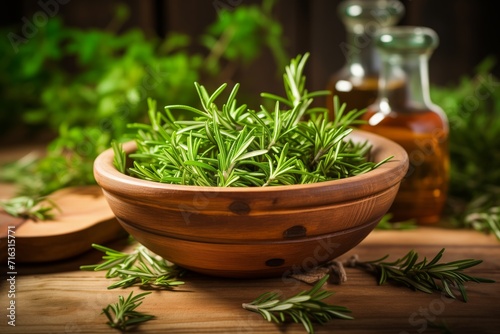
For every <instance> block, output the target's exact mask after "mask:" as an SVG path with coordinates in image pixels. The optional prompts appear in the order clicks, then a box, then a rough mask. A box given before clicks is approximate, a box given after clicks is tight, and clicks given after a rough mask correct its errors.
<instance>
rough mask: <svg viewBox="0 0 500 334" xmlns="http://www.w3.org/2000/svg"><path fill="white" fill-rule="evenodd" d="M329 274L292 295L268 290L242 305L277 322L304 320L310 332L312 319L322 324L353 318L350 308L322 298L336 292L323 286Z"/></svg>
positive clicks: (299, 321)
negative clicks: (331, 303) (284, 295)
mask: <svg viewBox="0 0 500 334" xmlns="http://www.w3.org/2000/svg"><path fill="white" fill-rule="evenodd" d="M328 277H329V276H328V275H325V276H324V277H323V278H322V279H321V280H319V281H318V282H317V283H316V284H315V285H314V286H313V287H312V288H311V289H310V290H308V291H301V292H299V293H298V294H296V295H295V296H292V297H290V298H287V299H284V300H282V299H280V296H279V295H278V294H277V293H274V292H266V293H264V294H262V295H260V296H259V297H257V298H256V299H255V300H254V301H252V302H250V303H243V304H242V307H243V308H244V309H246V310H248V311H252V312H256V313H259V314H260V315H261V316H262V317H263V318H264V319H265V320H267V321H269V322H274V323H276V324H281V323H285V322H287V321H290V320H291V321H293V322H295V323H302V325H303V326H304V328H305V329H306V331H307V332H308V333H314V327H313V322H317V323H319V324H322V325H323V324H325V323H326V322H328V321H330V320H332V319H334V318H339V319H353V317H352V316H350V315H349V314H348V313H350V312H351V311H350V310H349V309H348V308H346V307H344V306H336V305H330V304H327V303H325V302H324V301H323V300H324V299H326V298H328V297H330V296H331V295H333V292H330V291H326V290H321V288H322V286H323V285H324V284H325V282H326V281H327V280H328Z"/></svg>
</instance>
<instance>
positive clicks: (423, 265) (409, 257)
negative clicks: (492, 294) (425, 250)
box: [346, 248, 495, 302]
mask: <svg viewBox="0 0 500 334" xmlns="http://www.w3.org/2000/svg"><path fill="white" fill-rule="evenodd" d="M444 251H445V248H443V249H441V250H440V251H439V252H438V254H436V256H435V257H434V258H433V259H432V260H431V261H429V262H428V261H427V259H426V258H424V259H423V260H422V261H418V257H419V256H418V254H417V253H416V252H415V251H413V250H411V251H410V252H408V253H407V254H406V255H405V256H403V257H402V258H399V259H397V260H395V261H393V262H387V261H384V260H385V259H386V258H387V257H388V256H384V257H383V258H381V259H378V260H374V261H367V262H361V261H359V260H357V259H356V258H351V259H350V260H349V261H347V262H346V264H347V265H349V266H352V267H359V268H364V269H366V270H367V271H369V272H371V273H373V274H375V275H377V276H378V282H379V284H380V285H382V284H385V283H386V282H388V281H392V282H396V283H400V284H402V285H405V286H407V287H409V288H413V289H415V290H419V291H423V292H426V293H433V292H443V293H445V294H446V295H447V296H448V297H450V298H454V299H455V298H456V296H455V293H454V292H453V291H452V289H453V288H455V289H458V290H459V293H460V295H461V297H462V300H463V301H464V302H467V292H466V289H465V286H464V283H465V282H475V283H494V282H495V281H494V280H491V279H487V278H481V277H473V276H470V275H467V274H464V273H463V272H462V271H463V270H464V269H468V268H471V267H474V266H476V265H478V264H480V263H482V260H474V259H464V260H457V261H452V262H448V263H439V260H440V259H441V257H442V255H443V253H444Z"/></svg>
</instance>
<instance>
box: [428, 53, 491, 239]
mask: <svg viewBox="0 0 500 334" xmlns="http://www.w3.org/2000/svg"><path fill="white" fill-rule="evenodd" d="M495 64H496V59H495V58H493V57H488V58H485V59H484V60H483V61H482V62H481V63H480V64H479V66H478V67H477V69H476V73H475V74H474V75H472V76H464V77H463V78H462V79H461V80H460V82H459V83H458V84H454V85H450V86H448V87H439V86H436V85H433V86H431V97H432V100H433V101H434V102H435V103H436V104H438V105H439V106H441V107H442V108H443V110H444V111H445V112H446V114H447V116H448V119H449V123H450V137H449V147H450V187H449V192H448V201H447V211H446V218H448V220H450V221H451V222H452V223H453V224H454V225H455V226H456V227H460V228H464V227H465V228H471V227H473V228H475V229H477V230H480V231H483V232H485V233H494V234H495V235H496V237H497V238H498V240H499V241H500V233H499V231H500V224H499V223H498V221H499V217H498V210H497V209H495V208H498V207H500V151H499V150H498V133H500V89H499V87H500V81H499V80H498V78H497V77H495V76H494V75H493V73H492V70H493V67H494V66H495Z"/></svg>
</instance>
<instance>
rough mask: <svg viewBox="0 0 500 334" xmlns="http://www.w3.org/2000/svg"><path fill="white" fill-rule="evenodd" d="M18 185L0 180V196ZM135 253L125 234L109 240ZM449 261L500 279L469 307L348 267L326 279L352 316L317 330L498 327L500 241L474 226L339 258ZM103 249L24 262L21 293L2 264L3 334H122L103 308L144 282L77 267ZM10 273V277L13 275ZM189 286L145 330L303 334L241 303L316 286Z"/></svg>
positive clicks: (151, 301)
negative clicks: (116, 286) (337, 278)
mask: <svg viewBox="0 0 500 334" xmlns="http://www.w3.org/2000/svg"><path fill="white" fill-rule="evenodd" d="M29 150H32V147H28V148H27V149H26V150H24V151H23V150H20V149H19V148H16V149H15V150H12V152H9V151H6V150H2V154H1V155H0V161H2V160H3V161H10V160H13V159H15V158H19V157H20V156H22V155H24V154H25V153H26V152H27V151H29ZM12 192H13V189H12V188H8V187H6V185H0V194H2V193H3V195H4V198H5V196H6V195H9V194H12ZM108 246H110V247H111V248H115V249H119V250H123V251H130V250H132V249H133V248H134V246H133V245H132V246H131V245H127V244H126V242H125V241H124V240H119V241H115V242H113V243H111V244H108ZM443 247H445V248H446V251H445V253H444V256H443V261H447V262H448V261H453V260H459V259H466V258H474V259H480V260H483V261H484V262H483V263H481V264H480V265H478V266H476V267H473V268H470V269H469V270H467V273H469V274H470V275H473V276H478V277H485V278H490V279H494V280H495V281H496V283H491V284H476V283H468V284H467V285H466V286H467V291H468V296H469V301H468V302H467V303H464V302H462V301H460V300H453V299H449V298H446V297H443V296H441V295H440V294H426V293H422V292H415V291H412V290H409V289H407V288H405V287H401V286H395V285H391V284H387V285H382V286H378V285H377V282H376V279H375V278H374V277H373V276H371V275H370V274H368V273H366V272H364V271H361V270H359V269H353V268H346V272H347V281H346V282H345V283H344V284H342V285H325V287H324V288H326V289H328V290H331V291H334V292H335V295H334V296H332V297H330V298H329V299H328V302H330V303H332V304H336V305H342V306H346V307H348V308H349V309H350V310H351V311H352V315H353V316H354V317H355V319H354V320H338V319H334V320H332V321H331V322H329V323H328V324H327V325H325V326H320V325H317V326H315V331H316V333H332V332H335V333H384V334H387V333H399V334H404V333H418V334H421V333H444V332H443V331H440V330H438V329H435V328H433V324H437V325H443V324H446V325H447V327H448V328H449V329H450V331H451V333H474V334H482V333H500V242H499V241H497V240H496V239H495V238H494V237H493V236H487V235H484V234H481V233H479V232H475V231H469V230H450V229H445V228H439V227H434V228H433V227H419V228H418V229H416V230H411V231H382V230H375V231H373V232H372V233H371V234H370V235H369V236H368V237H367V238H366V239H365V240H363V241H362V242H361V243H360V244H359V245H358V246H357V247H355V248H354V249H353V250H351V251H350V252H348V253H347V254H344V255H342V256H341V257H340V259H341V260H345V259H348V258H349V257H350V256H351V255H353V254H357V255H359V257H360V259H362V260H374V259H378V258H380V257H382V256H384V255H386V254H390V259H396V258H399V257H401V256H404V255H405V254H406V253H407V252H408V251H410V250H411V249H413V250H415V251H417V252H418V253H419V254H420V255H421V257H422V258H423V257H424V256H426V257H427V258H429V257H433V256H434V255H435V254H436V253H437V252H439V251H440V250H441V248H443ZM101 256H102V253H100V252H97V251H94V250H91V251H89V252H87V253H85V254H83V255H80V256H77V257H74V258H71V259H69V260H64V261H58V262H50V263H44V264H37V265H27V264H17V266H16V272H17V274H16V275H13V276H15V285H14V286H13V288H14V289H15V298H11V297H9V290H10V289H11V284H10V282H9V281H7V279H9V278H10V277H11V276H12V275H7V272H8V268H7V264H6V263H3V264H2V265H0V273H1V275H2V278H1V282H2V283H0V333H92V334H94V333H117V332H118V331H117V330H113V329H111V328H109V327H108V326H107V325H106V324H105V323H106V318H105V316H104V315H103V314H101V311H102V308H103V307H105V306H107V305H108V304H110V303H115V302H117V300H118V296H119V295H123V296H126V295H128V294H129V293H130V291H134V292H140V289H138V288H129V289H126V290H108V289H107V287H108V286H109V285H110V284H111V283H112V281H111V280H107V279H106V278H104V272H88V271H81V270H79V267H80V265H83V264H94V263H97V262H99V261H100V259H101ZM6 275H7V277H5V276H6ZM184 280H185V282H186V284H185V285H184V286H181V287H178V288H176V289H175V290H174V291H153V293H152V294H150V295H148V296H147V297H146V299H145V300H144V303H143V304H142V305H141V306H140V307H139V309H138V310H139V311H142V312H145V313H149V314H154V315H155V316H156V319H155V320H152V321H149V322H147V323H144V324H142V325H141V326H140V327H138V328H137V329H136V330H135V331H134V332H139V333H155V334H156V333H186V334H203V333H217V334H219V333H231V334H239V333H262V334H267V333H305V330H304V328H303V327H302V325H300V324H289V325H286V326H283V327H279V326H276V325H275V324H273V323H268V322H267V321H265V320H263V319H262V318H261V317H260V316H259V315H257V314H255V313H252V312H249V311H246V310H244V309H243V308H242V307H241V304H242V303H243V302H250V301H252V300H253V299H255V298H256V297H257V296H259V295H260V294H261V293H264V292H267V291H277V292H280V293H282V294H283V295H285V296H291V295H293V294H295V293H297V292H299V291H302V290H306V289H309V288H310V286H309V285H307V284H305V283H301V282H299V281H296V280H291V279H286V280H283V279H282V278H274V279H253V280H232V279H220V278H213V277H207V276H203V275H198V274H194V273H192V274H189V275H188V276H186V277H185V278H184ZM10 300H14V301H15V305H16V309H15V325H16V326H15V327H14V326H10V325H9V324H8V321H10V320H9V318H8V317H7V315H8V314H9V312H10V311H9V310H8V309H7V308H8V307H9V301H10Z"/></svg>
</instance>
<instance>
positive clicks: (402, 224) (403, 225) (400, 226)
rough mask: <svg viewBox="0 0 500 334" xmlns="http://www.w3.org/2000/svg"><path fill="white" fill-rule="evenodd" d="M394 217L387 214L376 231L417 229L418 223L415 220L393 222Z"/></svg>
mask: <svg viewBox="0 0 500 334" xmlns="http://www.w3.org/2000/svg"><path fill="white" fill-rule="evenodd" d="M392 217H393V215H392V214H391V213H386V214H385V215H384V216H383V217H382V219H381V220H380V222H379V223H378V224H377V226H376V229H378V230H413V229H416V228H417V223H416V222H415V220H414V219H409V220H405V221H393V220H392Z"/></svg>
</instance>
